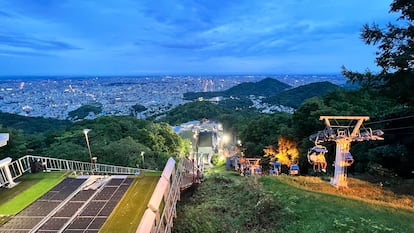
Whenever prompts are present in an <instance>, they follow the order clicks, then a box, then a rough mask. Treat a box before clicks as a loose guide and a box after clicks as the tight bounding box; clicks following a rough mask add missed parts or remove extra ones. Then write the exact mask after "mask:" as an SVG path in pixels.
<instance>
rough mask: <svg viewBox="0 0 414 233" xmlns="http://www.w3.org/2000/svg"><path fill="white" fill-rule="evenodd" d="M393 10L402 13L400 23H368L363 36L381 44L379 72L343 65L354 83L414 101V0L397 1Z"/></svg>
mask: <svg viewBox="0 0 414 233" xmlns="http://www.w3.org/2000/svg"><path fill="white" fill-rule="evenodd" d="M390 7H391V8H390V13H399V14H400V16H399V17H398V20H397V22H396V23H394V24H391V23H389V24H388V25H387V26H386V28H384V29H382V28H380V26H379V25H378V24H372V25H371V26H370V25H368V24H366V25H364V26H363V28H362V33H361V37H362V40H363V41H364V42H365V43H366V44H367V45H377V46H378V51H377V52H376V63H377V65H378V66H379V67H380V68H381V71H380V72H379V73H378V74H373V73H372V72H370V71H369V70H368V71H366V72H365V74H361V73H358V72H353V71H349V70H347V69H346V68H345V67H343V74H344V76H346V77H348V78H349V80H350V81H351V82H358V83H361V84H363V85H365V86H367V85H368V86H371V87H372V88H378V89H380V90H381V91H382V92H383V93H386V94H388V95H390V96H391V97H393V98H396V99H398V100H399V101H401V102H402V103H407V104H410V105H411V106H412V105H413V104H414V93H413V92H412V91H411V90H412V89H413V88H414V1H412V0H394V1H393V2H392V3H391V5H390Z"/></svg>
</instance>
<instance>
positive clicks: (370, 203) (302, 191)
mask: <svg viewBox="0 0 414 233" xmlns="http://www.w3.org/2000/svg"><path fill="white" fill-rule="evenodd" d="M328 180H329V179H328V177H309V176H293V177H292V176H286V175H284V176H283V175H282V176H263V177H241V176H239V175H238V174H237V173H236V172H234V171H226V170H225V169H224V168H223V167H213V168H210V169H209V170H207V171H206V173H205V181H204V182H203V183H201V184H200V185H199V186H198V187H197V188H196V189H194V190H193V191H192V192H191V193H188V194H185V195H183V196H182V198H181V201H180V202H178V205H177V219H175V221H174V223H175V225H174V229H173V232H177V233H178V232H180V233H182V232H236V231H237V232H239V233H244V232H249V233H251V232H284V233H301V232H306V233H314V232H364V233H365V232H375V233H381V232H398V233H409V232H414V221H413V220H414V196H412V195H411V196H410V195H397V194H395V193H394V192H391V191H390V190H388V189H386V188H382V187H381V186H379V185H378V184H371V183H369V182H366V181H362V180H358V179H354V178H350V179H348V181H349V184H348V185H349V188H348V189H336V188H334V187H333V186H331V185H330V184H329V182H328Z"/></svg>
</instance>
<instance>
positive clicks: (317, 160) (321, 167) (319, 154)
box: [307, 145, 328, 172]
mask: <svg viewBox="0 0 414 233" xmlns="http://www.w3.org/2000/svg"><path fill="white" fill-rule="evenodd" d="M327 152H328V149H326V147H324V146H321V145H316V146H314V147H312V148H311V149H309V151H308V156H307V157H308V162H309V163H310V164H312V165H313V171H314V172H316V171H318V172H320V171H323V172H326V166H327V163H326V158H325V153H327Z"/></svg>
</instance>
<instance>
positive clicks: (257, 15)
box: [0, 0, 396, 75]
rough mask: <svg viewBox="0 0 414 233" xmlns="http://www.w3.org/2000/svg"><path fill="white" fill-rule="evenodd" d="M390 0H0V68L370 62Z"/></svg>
mask: <svg viewBox="0 0 414 233" xmlns="http://www.w3.org/2000/svg"><path fill="white" fill-rule="evenodd" d="M391 2H392V1H391V0H363V1H361V0H339V1H338V0H288V1H282V0H263V1H260V0H204V1H201V0H200V1H195V0H157V1H154V0H114V1H109V0H34V1H30V0H0V75H145V74H262V73H265V74H315V73H340V71H341V70H340V67H341V66H342V65H345V66H346V67H347V68H350V69H352V70H358V71H363V70H365V69H366V68H370V69H373V70H376V68H375V63H374V59H375V51H376V48H375V47H371V46H368V45H365V44H364V43H363V41H362V40H361V39H360V36H359V34H360V31H361V28H362V26H363V24H365V23H369V24H371V23H373V22H375V23H378V24H380V25H381V26H384V25H385V24H386V23H388V22H393V21H394V20H395V18H396V15H390V14H389V13H388V11H389V5H390V3H391Z"/></svg>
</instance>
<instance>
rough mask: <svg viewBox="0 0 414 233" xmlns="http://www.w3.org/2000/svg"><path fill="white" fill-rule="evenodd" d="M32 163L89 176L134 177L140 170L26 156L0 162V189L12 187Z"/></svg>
mask: <svg viewBox="0 0 414 233" xmlns="http://www.w3.org/2000/svg"><path fill="white" fill-rule="evenodd" d="M34 163H38V164H41V166H42V168H43V169H44V170H53V171H76V172H82V173H90V174H118V175H134V174H139V173H140V171H141V170H142V169H138V168H131V167H122V166H113V165H107V164H99V163H89V162H81V161H74V160H66V159H58V158H49V157H42V156H36V155H26V156H24V157H22V158H19V159H17V160H15V161H11V159H10V158H5V159H3V160H0V187H2V186H6V185H7V186H8V187H13V186H14V185H15V183H14V180H15V179H16V178H18V177H20V176H22V175H23V174H24V173H26V172H29V171H30V170H31V169H32V167H33V164H34Z"/></svg>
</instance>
